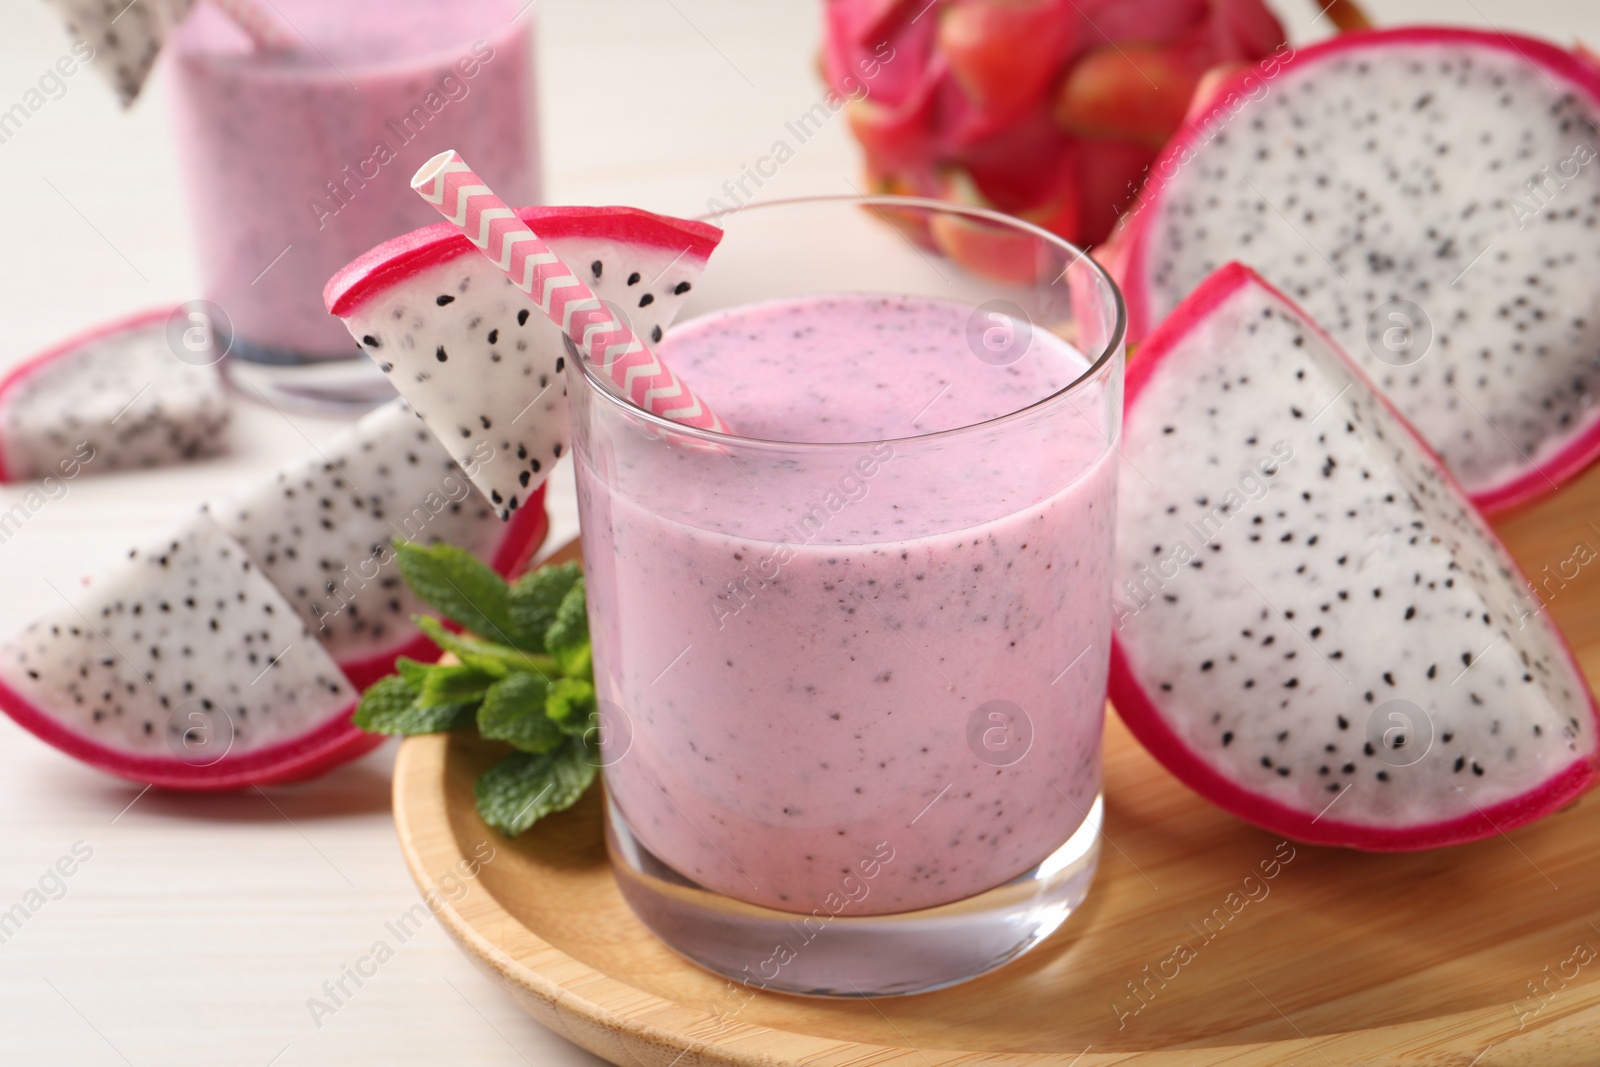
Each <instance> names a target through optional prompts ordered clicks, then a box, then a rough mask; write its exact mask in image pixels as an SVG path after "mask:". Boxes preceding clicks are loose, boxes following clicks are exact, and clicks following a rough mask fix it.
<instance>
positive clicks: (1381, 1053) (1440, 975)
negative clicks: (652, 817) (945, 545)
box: [394, 469, 1600, 1067]
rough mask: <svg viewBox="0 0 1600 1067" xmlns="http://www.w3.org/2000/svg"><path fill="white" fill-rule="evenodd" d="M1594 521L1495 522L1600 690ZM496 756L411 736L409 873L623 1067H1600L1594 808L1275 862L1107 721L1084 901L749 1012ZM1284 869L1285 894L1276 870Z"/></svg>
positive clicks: (1275, 852) (586, 831) (1544, 512)
mask: <svg viewBox="0 0 1600 1067" xmlns="http://www.w3.org/2000/svg"><path fill="white" fill-rule="evenodd" d="M1591 516H1594V517H1595V519H1594V520H1593V521H1592V520H1591ZM1597 522H1600V469H1596V470H1593V471H1591V472H1590V473H1589V474H1587V475H1586V476H1584V477H1583V478H1582V479H1581V480H1580V481H1578V482H1577V483H1576V484H1574V485H1573V486H1571V487H1570V488H1569V489H1568V490H1567V491H1566V492H1564V493H1562V494H1561V495H1560V496H1559V497H1557V498H1556V499H1554V500H1552V501H1549V502H1547V503H1545V504H1544V505H1542V506H1540V507H1538V508H1535V509H1533V510H1531V511H1527V512H1523V513H1522V514H1519V515H1517V516H1516V517H1514V518H1513V519H1511V520H1510V521H1507V522H1504V523H1501V524H1500V527H1501V531H1502V533H1503V534H1504V535H1505V536H1506V538H1507V540H1508V541H1509V543H1510V544H1511V545H1512V549H1513V551H1514V552H1515V553H1516V555H1517V558H1518V559H1519V560H1520V562H1521V563H1522V565H1523V567H1524V569H1525V570H1526V572H1527V573H1528V575H1529V577H1530V579H1532V580H1533V581H1534V582H1535V583H1536V584H1537V585H1538V586H1539V587H1540V590H1541V593H1542V595H1543V596H1544V597H1545V599H1546V600H1547V602H1548V610H1550V611H1551V612H1553V613H1554V614H1555V616H1556V618H1557V620H1558V621H1559V622H1560V623H1561V625H1562V627H1563V628H1564V629H1565V630H1566V633H1567V634H1568V636H1569V638H1570V639H1571V640H1572V642H1573V646H1574V647H1575V648H1576V649H1577V652H1578V656H1579V659H1580V660H1581V661H1582V663H1583V666H1584V670H1585V671H1586V672H1587V673H1588V675H1589V677H1590V678H1591V679H1593V678H1596V677H1600V673H1597V672H1600V576H1597V574H1595V573H1591V571H1595V572H1600V566H1597V567H1592V568H1591V567H1587V566H1586V565H1585V564H1586V563H1587V562H1590V561H1600V525H1597ZM563 554H565V555H568V556H575V555H576V548H575V546H573V547H569V549H568V550H566V552H565V553H563ZM1580 560H1581V561H1584V562H1579V561H1580ZM502 751H503V750H501V749H498V748H497V747H494V746H491V745H489V744H486V743H484V742H482V741H480V740H477V739H475V738H467V737H461V736H448V735H435V736H430V737H419V738H412V739H410V740H408V741H406V742H405V744H404V745H403V746H402V748H401V750H400V757H399V760H398V763H397V765H396V768H395V782H394V804H395V821H396V824H397V826H398V828H399V834H400V842H401V845H402V848H403V849H404V851H405V856H406V862H407V863H408V865H409V866H410V868H411V873H412V875H413V876H414V877H415V878H416V880H417V883H418V885H420V886H422V887H424V889H430V888H431V889H434V894H433V895H432V899H433V900H434V903H435V904H436V905H437V906H438V907H439V919H440V921H441V922H442V923H443V924H444V926H445V928H446V929H447V930H449V931H450V932H451V934H452V935H453V936H454V937H455V938H456V939H457V940H459V941H460V942H461V945H462V947H463V948H464V949H465V950H466V952H467V954H468V955H469V956H470V957H472V958H474V959H475V960H476V961H478V962H479V963H480V964H481V965H482V966H483V967H484V968H485V969H486V970H487V971H488V972H489V973H490V974H491V975H493V976H495V977H496V978H498V979H499V980H500V982H501V983H502V984H503V985H504V986H505V988H506V989H507V990H508V991H509V992H510V993H511V995H512V996H513V997H514V998H515V999H516V1000H517V1001H518V1003H520V1004H521V1005H522V1006H523V1007H524V1008H525V1009H526V1010H527V1011H528V1012H529V1013H530V1014H531V1015H533V1016H534V1017H535V1018H536V1019H538V1020H539V1021H540V1022H542V1023H544V1024H545V1025H547V1026H549V1027H550V1028H551V1029H553V1030H555V1031H556V1032H557V1033H559V1034H561V1035H563V1036H565V1037H567V1038H569V1039H570V1040H572V1041H574V1042H575V1043H577V1044H579V1045H581V1046H583V1047H584V1048H586V1049H589V1050H590V1051H592V1052H594V1053H596V1054H598V1055H600V1056H603V1057H605V1058H606V1059H608V1060H610V1061H611V1062H613V1063H616V1064H625V1065H629V1067H641V1065H642V1067H699V1065H702V1064H741V1065H744V1064H749V1065H757V1064H759V1065H763V1067H766V1065H773V1064H801V1063H804V1064H812V1065H817V1067H862V1065H878V1064H905V1065H907V1067H913V1065H915V1067H933V1065H941V1064H948V1063H957V1062H964V1063H974V1062H981V1063H982V1064H985V1065H993V1067H999V1065H1012V1064H1036V1063H1038V1064H1043V1063H1054V1064H1064V1065H1065V1064H1076V1065H1077V1067H1098V1065H1108V1064H1127V1063H1133V1064H1138V1065H1141V1067H1178V1065H1183V1067H1199V1065H1208V1064H1218V1065H1221V1064H1227V1065H1229V1067H1253V1065H1262V1067H1265V1065H1274V1067H1277V1065H1282V1064H1289V1063H1298V1064H1304V1065H1326V1067H1368V1065H1373V1067H1375V1065H1378V1064H1438V1065H1447V1064H1454V1065H1459V1067H1468V1065H1472V1067H1491V1065H1502V1067H1509V1065H1527V1067H1566V1065H1571V1067H1579V1065H1592V1064H1595V1063H1596V1062H1600V796H1591V797H1588V798H1585V799H1583V800H1581V801H1579V802H1578V803H1576V804H1574V805H1572V806H1570V807H1568V808H1567V809H1566V810H1564V811H1562V812H1560V813H1558V814H1556V815H1554V816H1552V817H1551V818H1548V819H1545V820H1544V821H1543V822H1540V823H1538V824H1537V825H1534V826H1530V827H1525V828H1523V829H1521V830H1517V831H1514V832H1512V833H1510V834H1507V835H1501V836H1497V837H1494V838H1490V839H1488V840H1484V841H1480V842H1478V843H1476V844H1473V845H1467V846H1462V847H1458V848H1451V849H1445V850H1442V851H1436V852H1425V853H1411V854H1405V855H1371V854H1364V853H1357V852H1346V851H1339V850H1333V849H1321V848H1312V847H1308V846H1304V845H1293V844H1282V843H1280V840H1279V839H1278V838H1276V837H1273V836H1271V835H1268V834H1266V833H1263V832H1262V831H1259V830H1256V829H1254V828H1253V827H1251V826H1249V825H1247V824H1245V823H1243V822H1240V821H1238V820H1237V819H1234V818H1232V817H1230V816H1228V815H1225V814H1224V813H1222V812H1221V811H1219V810H1217V809H1216V808H1214V807H1212V806H1211V805H1209V804H1207V803H1206V802H1205V801H1203V800H1201V799H1200V798H1199V797H1197V796H1196V795H1194V794H1193V793H1191V792H1189V791H1188V790H1187V789H1185V788H1184V787H1183V786H1181V785H1179V784H1178V782H1177V781H1176V780H1175V779H1173V778H1172V777H1171V776H1170V775H1168V774H1167V773H1166V772H1165V771H1163V770H1162V769H1161V768H1160V766H1158V765H1157V764H1156V763H1154V762H1153V761H1152V760H1151V759H1150V757H1148V756H1147V755H1145V753H1144V751H1143V750H1142V749H1141V748H1140V747H1139V746H1138V745H1137V744H1136V743H1135V742H1134V741H1133V739H1132V738H1131V737H1130V736H1129V735H1128V733H1127V731H1126V730H1124V729H1123V728H1122V726H1121V724H1120V723H1119V722H1118V721H1117V719H1116V717H1115V716H1114V715H1112V716H1110V717H1109V718H1108V721H1107V732H1106V816H1107V821H1106V828H1105V839H1106V845H1107V847H1106V848H1105V849H1104V850H1103V852H1102V854H1101V863H1100V871H1099V874H1098V876H1097V879H1096V883H1095V885H1094V887H1093V888H1092V889H1091V891H1090V893H1089V899H1088V901H1087V903H1086V904H1085V906H1084V907H1083V909H1082V910H1081V911H1080V912H1079V913H1078V914H1076V915H1074V916H1073V917H1072V919H1071V920H1070V921H1069V922H1068V923H1067V924H1066V926H1065V927H1063V928H1062V929H1061V930H1060V931H1058V932H1057V933H1056V934H1055V935H1054V936H1053V937H1052V938H1050V939H1049V940H1048V941H1047V942H1045V943H1044V944H1043V945H1041V946H1039V947H1038V948H1036V949H1035V950H1034V951H1033V952H1031V953H1029V954H1028V955H1026V956H1024V957H1023V958H1022V959H1020V960H1017V961H1016V962H1014V963H1012V964H1010V965H1008V966H1006V967H1002V968H1000V969H999V970H998V971H995V972H993V973H991V974H989V975H987V976H985V977H983V978H980V979H977V980H976V981H973V982H969V983H967V984H965V985H961V986H957V987H955V988H952V989H947V990H943V991H941V992H937V993H930V994H925V995H922V996H915V997H904V998H880V999H874V1000H869V1001H849V1002H831V1001H819V1000H808V999H802V998H797V997H787V996H782V995H776V994H758V995H755V996H754V997H753V998H750V997H741V998H735V997H733V996H731V995H730V994H729V993H728V988H729V987H728V983H726V982H724V981H722V980H721V979H718V978H716V977H713V976H712V975H710V974H708V973H706V972H705V971H702V970H700V969H698V968H696V967H694V966H693V965H691V964H689V963H686V962H684V961H683V960H682V959H680V958H679V957H678V956H676V955H674V954H673V953H672V952H671V951H669V950H668V949H667V948H666V947H665V946H664V945H663V944H661V943H660V942H659V941H657V940H656V939H655V938H654V937H653V936H651V934H650V933H649V932H648V931H646V929H645V928H644V927H643V926H642V925H640V923H639V922H638V920H636V919H635V918H634V917H633V914H632V912H630V911H629V910H628V907H627V905H626V904H624V903H623V900H622V897H621V896H620V895H619V893H618V891H617V888H616V884H615V882H614V881H613V879H612V876H611V872H610V868H609V866H608V864H607V861H606V852H605V844H604V840H603V836H602V831H601V798H600V797H599V795H598V794H599V790H598V789H596V790H591V791H590V794H589V795H588V796H587V797H585V798H584V800H583V802H581V803H580V804H579V805H578V806H577V807H575V808H574V809H572V810H571V811H569V812H565V813H563V814H561V815H558V816H555V817H552V818H550V819H548V820H546V821H544V822H541V823H540V824H539V825H538V827H537V828H535V829H534V830H533V831H530V832H529V833H527V834H524V835H523V836H522V837H521V838H520V839H517V840H515V841H507V840H506V839H505V838H504V837H502V836H501V835H500V834H499V833H497V832H496V831H494V830H491V829H489V828H488V827H486V826H485V825H484V824H483V823H482V822H481V821H480V820H479V819H478V816H477V813H476V811H475V810H474V807H473V800H472V782H473V779H474V778H475V776H476V775H477V773H478V772H479V770H481V769H482V768H484V767H486V766H487V765H488V764H489V763H490V762H492V761H493V760H495V759H497V758H499V756H500V755H501V753H502ZM489 847H492V848H493V849H494V852H493V858H492V859H491V860H490V861H489V862H487V863H483V864H482V865H481V867H479V869H478V870H477V873H476V876H475V877H473V878H471V879H470V880H467V881H466V883H465V885H466V889H465V891H464V892H462V891H461V890H460V882H461V879H462V872H463V871H470V870H471V869H472V868H471V866H470V865H468V864H470V863H471V861H472V860H473V859H474V857H477V858H482V857H483V856H485V855H488V854H489V853H488V848H489ZM1285 857H1288V858H1287V859H1285ZM1272 858H1277V859H1279V860H1280V867H1279V868H1278V869H1277V874H1276V877H1274V878H1271V879H1262V878H1261V877H1260V872H1261V867H1260V864H1261V863H1262V861H1264V860H1268V859H1272ZM451 875H453V876H454V878H455V881H450V880H447V878H448V876H451ZM1250 875H1256V877H1255V878H1253V879H1251V880H1250V881H1248V882H1247V881H1246V878H1247V876H1250ZM441 882H443V886H444V887H446V888H452V889H453V891H452V892H449V893H445V892H444V891H443V889H442V888H439V887H440V885H441ZM452 897H454V898H456V899H455V900H454V902H453V903H452V902H450V901H449V898H452ZM1180 946H1182V947H1183V949H1185V950H1186V951H1184V950H1180ZM741 1004H742V1007H741V1006H740V1005H741Z"/></svg>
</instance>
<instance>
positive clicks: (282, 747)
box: [0, 515, 376, 790]
mask: <svg viewBox="0 0 1600 1067" xmlns="http://www.w3.org/2000/svg"><path fill="white" fill-rule="evenodd" d="M357 695H358V694H357V692H356V690H355V689H354V687H352V685H351V684H350V682H349V681H348V680H347V679H346V678H345V676H344V675H343V674H342V673H340V671H339V668H338V666H337V665H335V663H334V662H333V660H332V659H330V658H329V656H328V654H327V653H326V652H325V651H323V649H322V647H321V646H320V645H319V644H318V643H317V641H316V638H315V637H313V636H312V634H311V633H310V631H308V630H307V629H306V626H305V624H304V623H303V622H302V621H301V618H300V616H299V615H298V614H297V613H296V612H295V610H294V608H293V607H291V606H290V604H289V602H288V601H287V600H285V599H284V598H283V596H282V595H280V594H279V593H278V591H277V590H276V589H275V588H273V586H272V584H271V583H270V582H269V581H267V579H266V577H265V576H264V575H263V574H262V573H261V571H260V569H259V568H257V567H255V566H254V565H253V564H251V562H250V561H249V559H248V558H247V557H246V555H245V552H244V549H243V548H241V547H240V545H239V544H238V542H236V541H234V540H233V539H232V538H231V537H229V536H228V535H227V534H226V533H224V532H223V531H222V530H221V529H220V528H219V527H218V526H217V525H216V524H215V523H213V522H212V521H211V520H210V519H209V518H207V517H206V516H204V515H200V516H196V517H195V518H194V519H193V520H191V522H190V523H189V524H188V525H187V526H185V527H184V528H183V529H182V530H181V531H179V532H178V533H176V534H175V535H174V536H173V537H172V538H171V539H169V540H168V541H166V542H165V543H163V544H161V545H158V546H155V547H154V548H151V549H148V550H144V551H134V552H133V553H131V554H130V556H129V558H128V560H127V561H125V562H124V563H123V565H122V566H121V568H120V569H118V570H117V571H115V572H114V573H112V574H108V575H106V576H104V577H103V578H102V579H101V580H99V581H96V582H95V583H93V584H92V585H91V586H90V587H89V588H88V589H87V590H86V595H85V596H83V597H82V598H81V599H80V600H79V601H78V602H77V603H76V604H72V605H68V604H62V605H61V607H60V608H59V609H57V610H55V611H53V612H51V613H49V614H48V615H46V616H45V617H44V618H42V619H40V620H39V621H37V622H35V623H34V624H33V625H32V626H30V627H29V628H28V629H27V630H25V631H24V632H23V633H21V634H20V635H18V636H17V637H16V638H14V639H12V640H11V641H9V642H7V643H6V644H5V645H4V646H0V708H4V710H5V711H6V712H8V713H9V714H10V715H11V717H12V718H13V719H15V720H16V721H17V722H18V723H20V724H21V725H22V726H24V727H26V728H27V729H28V730H31V731H32V732H33V733H34V734H36V735H38V736H39V737H40V738H42V739H43V740H45V741H47V742H49V743H50V744H53V745H55V746H56V747H58V748H60V749H62V750H63V751H65V752H67V753H69V754H71V755H73V756H76V757H78V758H79V759H82V760H84V761H85V762H87V763H90V764H93V765H94V766H96V767H100V768H102V769H103V770H107V771H110V772H111V773H113V774H118V775H121V776H123V777H126V778H130V779H132V780H134V781H139V782H150V783H154V784H156V785H162V786H168V787H171V788H177V789H195V790H202V789H225V788H232V787H237V786H240V785H245V784H250V783H265V782H273V781H284V780H291V779H296V778H302V777H308V776H310V775H312V774H315V773H317V772H318V771H320V770H321V769H323V768H325V767H327V766H330V765H332V764H334V763H338V762H342V761H344V760H345V759H349V758H351V757H352V756H354V755H356V754H359V753H360V752H363V751H366V750H368V749H370V748H371V747H372V745H373V744H374V743H375V741H376V739H375V738H373V737H372V736H371V735H367V734H364V733H362V731H361V730H359V729H358V728H357V727H356V726H355V724H354V723H353V722H352V721H351V715H352V713H353V711H354V703H355V699H356V697H357Z"/></svg>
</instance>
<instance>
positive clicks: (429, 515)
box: [209, 399, 549, 689]
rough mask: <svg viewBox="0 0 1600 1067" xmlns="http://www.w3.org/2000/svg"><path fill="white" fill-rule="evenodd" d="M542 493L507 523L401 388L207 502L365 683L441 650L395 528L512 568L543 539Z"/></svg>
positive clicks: (356, 681)
mask: <svg viewBox="0 0 1600 1067" xmlns="http://www.w3.org/2000/svg"><path fill="white" fill-rule="evenodd" d="M542 503H543V497H542V490H541V492H540V493H535V494H534V495H533V496H531V497H530V498H529V501H528V504H529V506H527V507H524V508H522V509H520V510H519V511H518V512H517V514H516V515H514V516H513V517H512V519H511V521H510V522H501V521H499V518H498V516H497V515H496V513H495V511H494V510H493V509H492V508H491V507H490V506H489V503H488V501H485V500H483V499H482V498H480V497H479V496H478V494H477V493H475V492H474V491H473V489H472V485H471V483H470V482H469V481H468V479H467V476H466V473H465V472H464V471H462V469H461V468H460V467H459V466H458V465H457V464H456V462H455V461H454V460H452V459H451V458H450V454H449V453H448V452H447V451H445V448H444V446H443V445H441V444H440V443H439V441H438V440H437V439H436V438H435V437H434V436H433V434H432V433H430V432H429V431H428V428H427V427H425V426H423V425H422V423H421V422H420V421H418V419H417V416H416V413H415V412H413V411H412V410H411V408H410V407H409V406H408V405H407V404H406V402H405V401H404V400H399V399H397V400H393V401H391V402H390V403H388V404H385V405H384V406H382V407H380V408H378V409H377V410H376V411H373V412H371V413H370V414H368V415H367V416H366V417H364V418H363V419H361V420H360V421H359V422H357V423H356V424H355V425H354V426H352V427H350V428H349V429H348V430H346V431H345V432H344V433H342V434H340V435H339V436H338V437H336V438H334V439H333V440H332V441H329V442H328V443H327V444H324V445H322V446H320V447H319V448H318V449H317V450H316V452H315V453H313V454H312V455H310V456H308V457H306V458H305V459H304V460H300V461H298V462H295V463H291V464H289V465H288V466H286V467H284V468H283V469H282V470H280V471H279V472H278V474H277V476H276V477H274V478H270V479H267V480H265V481H263V482H261V483H259V484H258V485H256V486H255V487H254V488H253V489H251V490H249V491H246V492H244V493H242V494H240V495H239V496H237V497H236V498H234V499H232V500H230V501H228V502H227V503H224V504H219V505H213V506H211V507H210V509H209V510H210V511H211V514H212V516H213V518H215V519H216V521H217V523H218V525H220V526H221V527H222V528H223V529H224V530H225V531H227V533H229V534H230V535H231V536H232V537H234V538H235V539H236V540H237V541H238V542H239V544H240V545H242V546H243V547H244V550H245V551H246V552H248V553H249V555H250V559H251V560H252V561H253V562H254V563H255V564H256V565H257V566H258V567H259V568H260V569H261V571H262V573H263V574H265V575H266V577H267V578H268V580H270V581H271V582H272V583H273V584H274V585H275V586H277V588H278V590H279V591H280V592H282V593H283V595H284V596H285V597H287V598H288V600H289V602H290V603H291V604H292V605H293V606H294V607H295V609H296V611H298V612H299V614H300V617H301V621H303V622H304V623H305V624H306V626H307V628H308V629H309V630H310V632H311V633H312V635H313V636H314V637H316V638H317V639H318V640H319V641H320V642H321V643H322V645H323V647H324V648H325V649H327V651H328V654H329V655H331V656H332V657H333V658H334V660H335V661H337V662H338V664H339V667H340V669H342V670H343V671H344V673H345V674H346V675H347V676H348V677H349V679H350V681H351V683H352V684H353V685H355V686H356V687H357V688H360V689H364V688H366V687H367V686H369V685H371V684H372V683H373V682H375V681H377V680H378V679H379V678H382V677H383V676H384V675H386V674H390V673H392V672H393V670H394V661H395V658H396V657H397V656H409V657H411V658H412V659H421V660H424V661H431V660H433V659H434V658H435V657H436V656H437V655H438V650H437V649H436V648H435V647H434V645H433V643H432V642H431V641H429V640H428V639H427V637H425V636H424V635H423V634H422V632H421V631H420V630H419V629H418V628H417V626H416V624H415V623H413V622H412V621H411V620H412V617H413V616H414V615H417V614H428V613H429V609H428V608H427V606H426V605H424V604H423V603H422V601H421V600H420V599H418V598H417V596H416V594H414V593H413V592H411V589H410V587H408V586H407V585H406V583H405V582H404V581H403V580H402V579H401V577H400V574H399V571H398V569H397V567H396V566H395V561H394V551H393V547H392V540H393V538H395V537H404V538H406V539H407V540H410V541H417V542H420V543H423V544H432V543H434V542H438V541H444V542H447V543H449V544H452V545H455V546H456V547H457V548H462V549H465V550H467V551H468V552H471V553H473V554H474V555H476V556H478V557H479V558H480V559H482V560H484V561H485V562H487V563H489V564H490V566H492V567H494V569H495V570H497V571H499V572H500V573H501V574H503V575H505V576H507V577H510V576H513V575H515V574H517V573H518V572H519V571H521V570H522V568H523V567H524V566H526V565H527V563H528V560H529V559H530V558H532V556H533V553H534V552H535V551H536V550H537V549H538V547H539V544H540V542H541V541H543V540H544V535H545V531H546V530H547V529H548V527H549V521H548V519H547V517H546V515H545V512H544V508H543V507H542V506H541V505H542Z"/></svg>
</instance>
